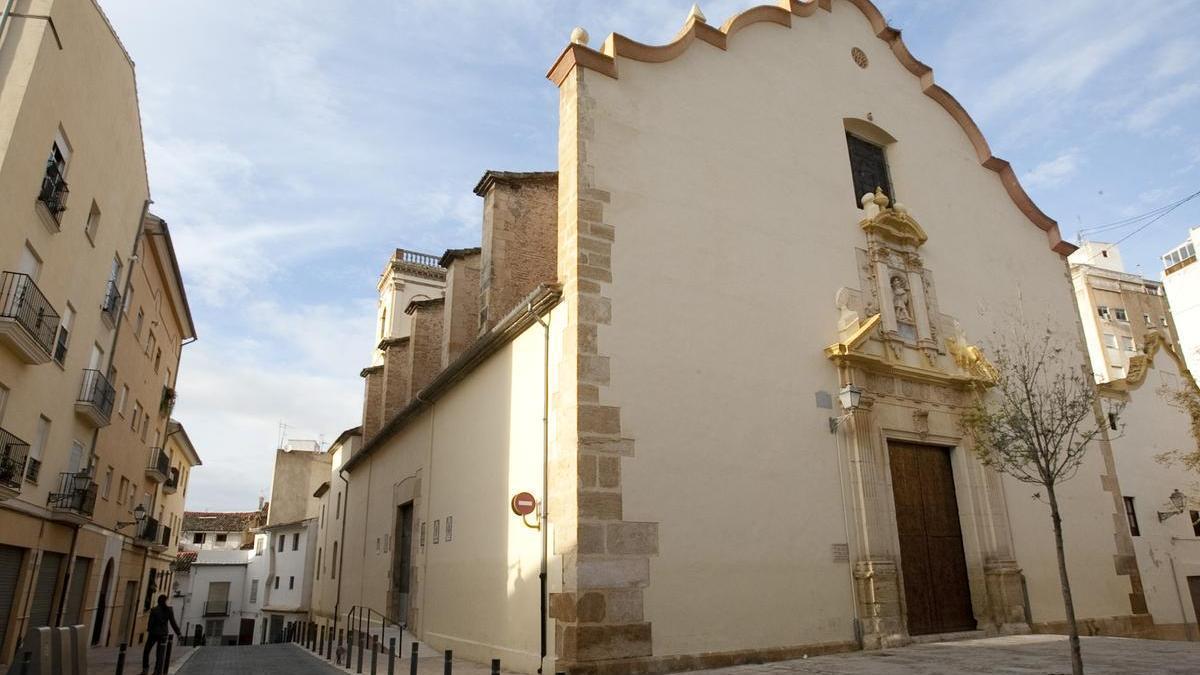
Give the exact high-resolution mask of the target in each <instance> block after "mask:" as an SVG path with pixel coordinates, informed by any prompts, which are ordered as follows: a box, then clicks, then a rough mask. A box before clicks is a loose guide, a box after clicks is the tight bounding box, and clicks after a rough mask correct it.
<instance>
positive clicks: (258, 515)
mask: <svg viewBox="0 0 1200 675" xmlns="http://www.w3.org/2000/svg"><path fill="white" fill-rule="evenodd" d="M259 506H260V508H259V510H258V511H186V512H184V514H183V524H182V526H181V527H180V532H179V536H180V539H179V546H180V548H181V549H183V550H188V551H237V550H239V549H243V548H247V549H248V548H250V547H251V546H252V545H253V543H254V530H255V529H256V528H258V527H259V526H261V525H262V524H263V523H264V522H266V517H267V515H266V510H265V509H264V508H263V507H262V505H261V504H260V505H259Z"/></svg>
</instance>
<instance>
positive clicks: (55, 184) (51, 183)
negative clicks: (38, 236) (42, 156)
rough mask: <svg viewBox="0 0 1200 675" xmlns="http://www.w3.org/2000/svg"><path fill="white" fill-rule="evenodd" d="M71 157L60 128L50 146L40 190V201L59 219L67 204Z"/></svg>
mask: <svg viewBox="0 0 1200 675" xmlns="http://www.w3.org/2000/svg"><path fill="white" fill-rule="evenodd" d="M70 159H71V149H70V146H69V145H67V142H66V140H65V139H63V136H62V130H61V129H59V131H58V133H57V134H55V137H54V143H53V144H51V146H50V155H49V157H47V158H46V172H45V174H44V175H43V176H42V188H41V191H40V192H38V201H39V202H41V203H42V205H43V206H45V207H46V209H47V210H48V211H50V215H52V216H53V217H54V219H55V220H56V221H57V220H58V219H59V218H60V215H59V214H61V213H62V212H63V211H65V210H66V208H67V205H66V202H67V193H68V192H69V190H68V189H67V180H66V176H67V163H68V162H69V161H70Z"/></svg>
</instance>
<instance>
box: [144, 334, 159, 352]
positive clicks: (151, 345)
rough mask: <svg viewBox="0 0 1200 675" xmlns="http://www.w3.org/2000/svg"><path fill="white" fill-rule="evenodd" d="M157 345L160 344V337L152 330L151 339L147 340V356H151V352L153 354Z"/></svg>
mask: <svg viewBox="0 0 1200 675" xmlns="http://www.w3.org/2000/svg"><path fill="white" fill-rule="evenodd" d="M157 345H158V337H157V336H156V335H155V334H154V331H150V339H149V340H147V341H146V356H150V355H151V354H153V353H154V348H155V346H157Z"/></svg>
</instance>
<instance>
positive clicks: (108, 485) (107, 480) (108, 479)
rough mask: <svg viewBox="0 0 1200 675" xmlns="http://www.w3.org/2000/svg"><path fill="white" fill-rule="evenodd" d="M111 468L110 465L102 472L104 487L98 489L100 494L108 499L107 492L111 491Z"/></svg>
mask: <svg viewBox="0 0 1200 675" xmlns="http://www.w3.org/2000/svg"><path fill="white" fill-rule="evenodd" d="M112 480H113V468H112V467H111V466H110V467H108V470H106V471H105V472H104V487H102V488H101V489H100V496H101V497H104V498H105V499H108V495H109V493H110V492H111V491H112Z"/></svg>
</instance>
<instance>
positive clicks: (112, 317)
mask: <svg viewBox="0 0 1200 675" xmlns="http://www.w3.org/2000/svg"><path fill="white" fill-rule="evenodd" d="M100 311H101V312H102V313H103V314H104V316H106V317H108V320H109V321H110V322H112V323H114V324H115V323H116V322H117V315H118V314H120V312H121V291H119V290H117V282H116V281H110V282H108V288H106V289H105V290H104V304H102V305H100Z"/></svg>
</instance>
